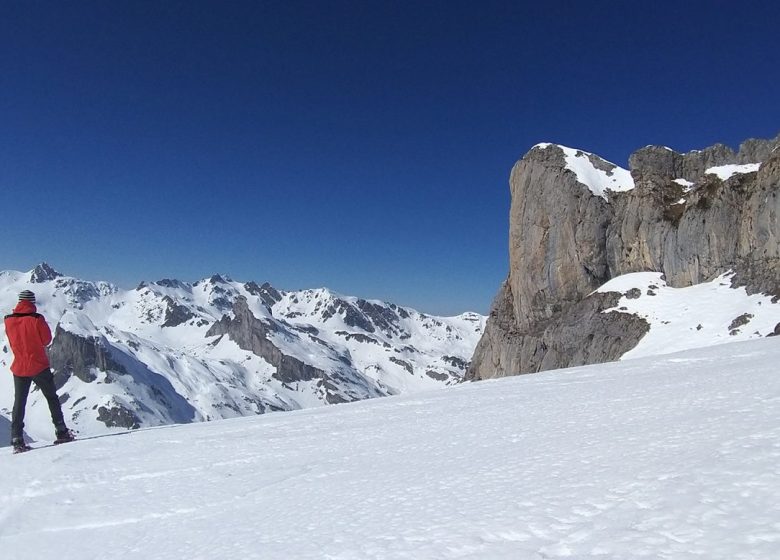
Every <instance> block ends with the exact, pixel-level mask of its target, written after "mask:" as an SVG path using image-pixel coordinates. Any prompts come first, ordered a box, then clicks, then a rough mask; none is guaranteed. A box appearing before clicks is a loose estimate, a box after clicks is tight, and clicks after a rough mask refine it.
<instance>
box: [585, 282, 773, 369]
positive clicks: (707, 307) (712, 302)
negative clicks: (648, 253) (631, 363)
mask: <svg viewBox="0 0 780 560" xmlns="http://www.w3.org/2000/svg"><path fill="white" fill-rule="evenodd" d="M732 276H733V274H732V273H726V274H722V275H720V276H719V277H717V278H715V279H714V280H712V281H711V282H704V283H701V284H696V285H694V286H689V287H687V288H673V287H671V286H668V285H667V284H666V282H665V280H664V279H663V275H662V274H661V273H660V272H636V273H632V274H625V275H623V276H618V277H617V278H614V279H612V280H610V281H609V282H607V283H606V284H604V285H603V286H601V287H600V288H599V289H598V290H597V291H598V292H620V293H622V294H627V293H628V292H629V291H630V290H632V289H633V290H635V291H636V292H637V294H635V295H638V297H634V298H632V297H629V296H628V295H624V296H623V297H622V298H621V299H620V301H619V302H618V304H617V306H616V307H615V308H613V309H608V310H607V311H605V313H612V312H615V313H628V314H633V315H637V316H639V317H642V318H643V319H645V320H646V321H647V322H648V323H649V325H650V331H649V332H648V333H647V334H646V335H645V336H644V337H643V338H642V340H640V341H639V344H637V345H636V346H635V347H634V348H633V349H631V350H629V351H628V352H627V353H625V354H624V355H623V356H622V358H621V359H629V358H638V357H644V356H652V355H658V354H666V353H669V352H677V351H680V350H686V349H689V348H700V347H703V346H711V345H714V344H723V343H725V342H736V341H741V340H749V339H753V338H759V337H764V336H766V335H767V334H769V333H771V332H772V331H773V330H774V328H775V325H777V324H778V323H780V303H772V297H771V296H767V295H762V294H753V295H748V293H747V291H746V290H745V288H744V287H740V288H733V287H732V286H731V278H732ZM738 317H744V320H746V321H747V322H746V324H744V325H740V326H732V323H733V322H734V321H735V319H737V318H738Z"/></svg>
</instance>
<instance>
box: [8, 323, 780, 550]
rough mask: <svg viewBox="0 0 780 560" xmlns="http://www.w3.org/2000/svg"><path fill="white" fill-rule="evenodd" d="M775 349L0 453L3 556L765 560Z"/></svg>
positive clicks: (611, 367) (671, 358) (773, 520)
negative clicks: (26, 451)
mask: <svg viewBox="0 0 780 560" xmlns="http://www.w3.org/2000/svg"><path fill="white" fill-rule="evenodd" d="M778 363H780V338H767V339H762V340H757V341H748V342H740V343H734V344H722V345H719V346H716V347H711V348H706V349H699V350H690V351H686V352H684V353H679V354H673V355H667V356H663V357H654V358H642V359H635V360H625V361H622V362H617V363H611V364H603V365H596V366H588V367H579V368H573V369H569V370H560V371H554V372H547V373H541V374H537V375H531V376H520V377H514V378H507V379H502V380H496V381H485V382H480V383H476V384H467V385H461V386H456V387H452V388H446V389H443V390H439V391H436V392H430V393H421V394H417V395H414V396H400V397H389V398H386V399H378V400H371V401H364V402H358V403H352V404H346V405H336V406H333V407H326V408H317V409H308V410H300V411H295V412H287V413H276V414H270V415H264V416H259V417H248V418H239V419H231V420H222V421H216V422H211V423H201V424H188V425H182V426H169V427H162V428H152V429H146V430H140V431H136V432H133V433H128V434H121V435H109V436H102V437H96V438H94V439H88V440H83V441H77V442H75V443H72V444H67V445H64V446H59V447H45V448H42V449H36V450H33V451H31V452H29V453H27V454H23V455H11V452H10V450H8V449H7V448H6V449H3V450H0V472H2V476H0V551H2V557H3V558H13V559H14V560H28V559H29V560H32V559H34V560H39V559H42V558H57V559H59V560H70V559H72V560H85V559H92V558H115V559H116V558H126V559H130V558H132V559H139V558H140V559H144V560H153V559H180V558H187V559H203V560H206V559H208V560H215V559H217V560H218V559H226V560H227V559H229V560H235V559H242V560H247V559H274V560H275V559H280V558H285V559H286V558H291V559H292V558H294V559H315V558H316V559H330V560H336V559H338V560H358V559H360V560H366V559H368V560H371V559H414V560H427V559H465V558H469V559H475V560H477V559H479V560H484V559H497V560H501V559H511V560H523V559H543V558H576V559H587V558H593V559H621V560H626V559H634V558H636V559H639V558H673V559H689V558H690V559H693V558H697V559H708V560H713V559H724V560H738V559H745V560H747V559H772V558H780V371H778V366H777V364H778Z"/></svg>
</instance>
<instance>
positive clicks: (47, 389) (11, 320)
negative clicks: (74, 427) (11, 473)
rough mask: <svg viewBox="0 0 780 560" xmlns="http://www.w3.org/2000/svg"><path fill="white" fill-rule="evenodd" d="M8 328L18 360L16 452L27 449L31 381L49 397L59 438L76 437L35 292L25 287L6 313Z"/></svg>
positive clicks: (14, 424) (13, 442) (15, 370)
mask: <svg viewBox="0 0 780 560" xmlns="http://www.w3.org/2000/svg"><path fill="white" fill-rule="evenodd" d="M5 332H6V335H8V342H9V343H10V345H11V351H12V352H13V353H14V361H13V363H12V364H11V373H13V375H14V409H13V413H12V416H11V445H12V446H13V448H14V453H18V452H20V451H27V450H28V449H30V447H29V446H28V445H27V444H26V443H25V442H24V432H23V430H24V411H25V407H26V406H27V395H28V394H29V392H30V385H31V384H33V383H35V384H36V385H37V386H38V388H39V389H40V390H41V393H43V396H44V397H45V398H46V402H47V403H48V404H49V412H51V420H52V422H53V423H54V429H55V432H56V437H57V439H56V441H55V442H54V443H64V442H66V441H71V440H72V439H73V433H72V432H71V431H70V430H69V429H68V427H67V426H66V425H65V419H64V418H63V416H62V408H61V407H60V399H59V398H58V397H57V388H56V387H55V386H54V375H53V374H52V372H51V369H49V357H48V355H47V354H46V346H48V345H49V343H51V330H50V329H49V325H48V324H47V323H46V319H44V318H43V315H41V314H40V313H38V312H37V309H36V307H35V294H34V293H33V292H31V291H30V290H25V291H23V292H22V293H20V294H19V304H18V305H17V306H16V307H15V308H14V312H13V313H12V314H11V315H6V316H5Z"/></svg>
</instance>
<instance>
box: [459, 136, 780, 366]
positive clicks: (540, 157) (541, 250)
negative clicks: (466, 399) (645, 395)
mask: <svg viewBox="0 0 780 560" xmlns="http://www.w3.org/2000/svg"><path fill="white" fill-rule="evenodd" d="M778 146H780V136H778V137H777V138H775V139H773V140H748V141H746V142H745V143H744V144H743V145H742V146H741V147H740V149H739V151H738V152H734V151H733V150H731V149H730V148H728V147H727V146H723V145H716V146H713V147H711V148H707V149H705V150H701V151H694V152H689V153H687V154H679V153H677V152H675V151H673V150H671V149H669V148H665V147H658V146H648V147H646V148H643V149H641V150H639V151H637V152H636V153H634V154H633V155H632V156H631V158H630V160H629V163H630V169H631V171H630V175H629V174H628V173H627V172H626V170H623V169H621V168H619V167H617V166H615V165H614V164H611V163H609V162H606V161H604V160H603V159H601V158H599V157H598V156H595V155H593V154H588V153H586V152H582V151H578V150H573V149H571V148H566V147H563V146H558V145H554V144H539V145H537V146H535V147H534V148H532V149H531V150H530V151H529V152H528V153H527V154H526V155H525V157H523V159H522V160H520V161H519V162H517V164H516V165H515V166H514V168H513V169H512V173H511V177H510V188H511V194H512V205H511V210H510V232H509V255H510V259H509V260H510V266H509V268H510V271H509V277H508V278H507V281H506V282H505V283H504V284H503V285H502V287H501V289H500V291H499V294H498V296H497V297H496V300H495V302H494V304H493V307H492V310H491V313H490V318H489V320H488V325H487V328H486V332H485V334H484V336H483V338H482V339H481V341H480V343H479V345H478V346H477V350H476V352H475V354H474V357H473V360H472V364H471V366H470V369H469V372H468V374H467V377H468V378H469V379H485V378H490V377H497V376H504V375H512V374H518V373H529V372H535V371H539V370H542V369H551V368H558V367H566V366H574V365H580V364H585V363H595V362H601V361H608V360H614V359H617V358H619V357H621V356H622V355H624V354H625V353H626V352H627V351H628V350H630V349H631V348H633V347H635V346H636V345H637V343H638V342H639V341H640V340H641V339H642V338H643V336H644V335H645V334H646V333H647V332H648V330H649V328H650V325H649V323H648V322H647V320H646V319H644V318H642V317H640V316H638V315H631V314H625V313H605V311H608V310H612V309H613V308H615V307H616V302H617V300H616V298H617V299H620V297H621V296H622V294H619V293H615V294H611V295H610V294H605V293H597V294H594V293H593V292H594V291H595V290H597V289H598V288H599V287H600V286H602V285H603V284H605V283H606V282H607V281H609V280H611V279H614V278H616V277H619V276H621V275H625V274H629V273H634V272H645V271H657V272H662V273H663V274H664V275H665V280H666V283H667V284H668V286H671V287H673V288H683V287H687V286H692V285H696V284H700V283H703V282H707V281H711V280H713V279H715V278H717V277H718V276H719V275H722V274H724V273H726V272H728V271H733V272H734V273H735V274H734V275H733V276H732V277H731V283H732V286H734V287H738V286H743V287H745V288H746V289H747V293H748V294H753V293H763V294H770V295H775V296H780V218H778V216H780V196H778V194H779V193H780V150H779V149H778Z"/></svg>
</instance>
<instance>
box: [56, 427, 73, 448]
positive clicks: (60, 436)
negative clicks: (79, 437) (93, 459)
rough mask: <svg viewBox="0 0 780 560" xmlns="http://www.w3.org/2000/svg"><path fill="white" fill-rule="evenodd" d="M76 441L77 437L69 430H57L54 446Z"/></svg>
mask: <svg viewBox="0 0 780 560" xmlns="http://www.w3.org/2000/svg"><path fill="white" fill-rule="evenodd" d="M74 439H76V436H75V435H74V434H73V432H71V431H70V430H69V429H67V428H65V429H64V430H57V439H55V440H54V444H55V445H57V444H60V443H68V442H69V441H73V440H74Z"/></svg>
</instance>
